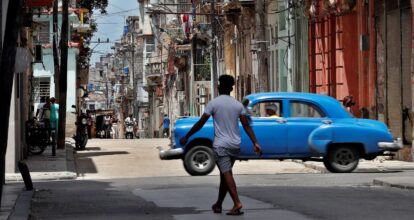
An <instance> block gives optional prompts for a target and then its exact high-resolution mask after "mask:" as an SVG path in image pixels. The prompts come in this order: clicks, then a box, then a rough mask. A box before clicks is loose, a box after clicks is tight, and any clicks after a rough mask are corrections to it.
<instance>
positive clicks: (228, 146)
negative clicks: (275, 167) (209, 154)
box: [180, 75, 262, 215]
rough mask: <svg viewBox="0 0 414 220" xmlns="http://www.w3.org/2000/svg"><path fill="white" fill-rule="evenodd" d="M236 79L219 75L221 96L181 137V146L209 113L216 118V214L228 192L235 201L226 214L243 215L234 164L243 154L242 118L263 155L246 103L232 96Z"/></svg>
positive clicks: (209, 105)
mask: <svg viewBox="0 0 414 220" xmlns="http://www.w3.org/2000/svg"><path fill="white" fill-rule="evenodd" d="M233 85H234V78H233V77H232V76H230V75H222V76H220V78H219V85H218V91H219V94H220V95H219V96H218V97H217V98H215V99H213V100H211V101H210V102H209V103H208V104H207V107H206V109H205V111H204V113H203V115H202V116H201V118H200V119H199V120H198V121H197V123H196V124H194V126H193V127H192V128H191V129H190V131H189V132H188V133H187V134H186V136H184V137H183V138H182V139H181V140H180V144H181V145H185V144H186V143H187V141H188V138H190V137H191V135H193V134H194V133H196V132H197V131H199V130H200V129H201V128H202V127H203V125H204V124H205V123H206V122H207V120H208V119H209V118H210V116H213V119H214V142H213V150H214V156H215V160H216V164H217V166H218V168H219V170H220V188H219V194H218V199H217V201H216V203H214V204H213V206H212V207H211V208H212V210H213V212H214V213H221V212H222V205H223V201H224V198H225V197H226V194H227V192H229V193H230V196H231V198H232V200H233V204H234V205H233V208H232V209H231V210H230V211H229V212H227V213H226V214H227V215H242V214H243V212H242V211H241V209H242V207H243V205H242V203H241V201H240V199H239V195H238V193H237V187H236V183H235V181H234V178H233V172H232V167H233V165H234V162H235V159H236V157H237V156H238V155H239V154H240V144H241V138H240V129H239V125H238V121H239V119H240V121H241V123H242V125H243V128H244V130H245V131H246V133H247V135H248V136H249V137H250V139H251V141H252V142H253V146H254V151H255V152H256V154H259V155H261V152H262V150H261V148H260V145H259V143H258V142H257V140H256V136H255V134H254V132H253V130H252V129H251V127H250V125H249V122H248V119H247V117H246V114H247V113H246V111H245V108H244V107H243V105H242V104H241V103H240V102H238V101H237V100H236V99H234V98H233V97H231V96H230V92H231V91H232V90H233Z"/></svg>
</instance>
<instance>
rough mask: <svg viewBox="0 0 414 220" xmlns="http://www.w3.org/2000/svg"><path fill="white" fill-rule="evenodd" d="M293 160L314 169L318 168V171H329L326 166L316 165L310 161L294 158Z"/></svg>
mask: <svg viewBox="0 0 414 220" xmlns="http://www.w3.org/2000/svg"><path fill="white" fill-rule="evenodd" d="M292 162H295V163H298V164H302V165H303V166H305V167H306V168H310V169H314V170H317V171H319V172H321V173H329V171H328V170H326V169H325V167H321V166H318V165H314V164H309V163H306V162H304V161H302V160H292Z"/></svg>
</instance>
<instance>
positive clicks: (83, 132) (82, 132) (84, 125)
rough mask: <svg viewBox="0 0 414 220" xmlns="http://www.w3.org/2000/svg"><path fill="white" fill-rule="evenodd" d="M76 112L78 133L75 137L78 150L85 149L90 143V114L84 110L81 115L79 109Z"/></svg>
mask: <svg viewBox="0 0 414 220" xmlns="http://www.w3.org/2000/svg"><path fill="white" fill-rule="evenodd" d="M72 108H75V109H76V106H75V105H72ZM76 112H77V113H76V115H77V117H76V122H75V125H76V135H74V136H73V139H74V140H75V147H76V150H84V149H85V147H86V144H87V143H88V116H87V115H86V114H85V113H83V112H81V113H80V115H79V113H78V111H76Z"/></svg>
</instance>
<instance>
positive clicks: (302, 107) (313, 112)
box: [290, 101, 325, 118]
mask: <svg viewBox="0 0 414 220" xmlns="http://www.w3.org/2000/svg"><path fill="white" fill-rule="evenodd" d="M290 117H305V118H323V117H325V114H324V113H323V112H322V111H321V110H320V109H319V108H318V107H317V106H315V105H314V104H311V103H306V102H297V101H293V102H291V103H290Z"/></svg>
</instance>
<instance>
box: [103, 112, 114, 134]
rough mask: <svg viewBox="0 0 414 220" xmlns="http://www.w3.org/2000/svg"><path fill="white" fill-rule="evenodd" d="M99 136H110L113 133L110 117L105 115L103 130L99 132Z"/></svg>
mask: <svg viewBox="0 0 414 220" xmlns="http://www.w3.org/2000/svg"><path fill="white" fill-rule="evenodd" d="M100 133H101V134H100V136H101V138H112V135H113V134H114V132H113V129H112V120H111V117H109V116H105V117H104V122H103V130H101V132H100Z"/></svg>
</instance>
